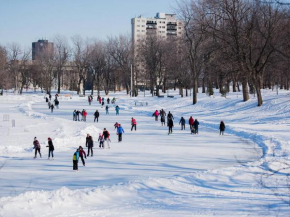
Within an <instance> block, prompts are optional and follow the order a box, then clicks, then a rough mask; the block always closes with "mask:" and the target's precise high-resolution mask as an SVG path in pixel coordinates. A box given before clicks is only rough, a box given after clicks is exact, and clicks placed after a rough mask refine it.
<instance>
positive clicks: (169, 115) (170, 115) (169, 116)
mask: <svg viewBox="0 0 290 217" xmlns="http://www.w3.org/2000/svg"><path fill="white" fill-rule="evenodd" d="M169 119H172V120H174V118H173V115H172V114H171V113H170V111H169V112H168V115H167V122H168V121H169Z"/></svg>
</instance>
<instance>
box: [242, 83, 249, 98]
mask: <svg viewBox="0 0 290 217" xmlns="http://www.w3.org/2000/svg"><path fill="white" fill-rule="evenodd" d="M242 87H243V101H244V102H246V101H248V100H249V99H250V96H249V88H248V79H247V78H243V81H242Z"/></svg>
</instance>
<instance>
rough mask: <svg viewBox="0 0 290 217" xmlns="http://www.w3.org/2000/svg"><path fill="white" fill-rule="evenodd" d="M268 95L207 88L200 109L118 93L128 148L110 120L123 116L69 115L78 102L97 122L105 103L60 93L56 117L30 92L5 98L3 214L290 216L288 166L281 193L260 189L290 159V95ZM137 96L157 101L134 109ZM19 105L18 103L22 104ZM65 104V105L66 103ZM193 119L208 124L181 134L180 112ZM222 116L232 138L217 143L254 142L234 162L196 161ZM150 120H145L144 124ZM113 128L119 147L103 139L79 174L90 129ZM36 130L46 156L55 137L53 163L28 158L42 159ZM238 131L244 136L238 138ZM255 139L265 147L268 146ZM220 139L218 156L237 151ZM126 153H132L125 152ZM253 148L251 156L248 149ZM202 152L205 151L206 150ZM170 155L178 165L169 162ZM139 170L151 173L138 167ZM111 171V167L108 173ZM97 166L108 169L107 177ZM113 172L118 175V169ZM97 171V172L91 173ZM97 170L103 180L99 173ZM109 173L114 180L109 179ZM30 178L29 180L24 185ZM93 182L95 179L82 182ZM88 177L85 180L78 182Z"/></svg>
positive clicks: (0, 152) (0, 157)
mask: <svg viewBox="0 0 290 217" xmlns="http://www.w3.org/2000/svg"><path fill="white" fill-rule="evenodd" d="M263 94H264V105H263V106H262V107H256V100H255V99H251V100H250V101H248V102H246V103H244V102H241V95H239V94H231V95H230V96H229V97H228V98H223V97H211V98H209V97H206V96H204V95H202V94H199V102H198V104H197V105H194V106H193V105H191V101H190V99H189V98H184V99H181V98H179V97H175V98H173V99H166V98H164V99H162V98H150V97H146V98H145V100H144V98H143V97H141V96H139V97H138V98H137V99H135V98H134V99H130V98H128V97H127V96H124V95H123V94H116V96H117V98H119V99H118V101H117V104H118V105H119V106H120V108H121V110H120V116H121V117H120V119H119V120H121V121H122V122H121V123H122V125H123V126H124V128H125V134H124V138H123V140H124V141H123V143H121V145H122V147H124V148H122V147H120V144H117V143H115V141H116V136H115V137H114V135H113V134H114V130H113V128H112V125H113V123H114V121H113V120H111V119H110V118H112V117H113V119H114V118H115V116H113V115H110V116H109V117H107V116H105V115H104V111H103V110H101V112H102V114H101V117H100V119H102V118H103V117H104V120H105V122H102V121H100V122H101V123H102V124H100V125H101V126H98V125H99V124H94V125H92V122H91V120H90V122H88V123H79V122H78V123H75V122H72V121H71V120H70V119H71V118H72V111H73V109H74V107H73V106H72V104H71V102H73V104H75V103H77V106H78V109H81V108H88V111H89V115H90V116H89V117H88V119H91V118H92V117H91V116H92V114H93V111H94V110H95V109H96V107H93V108H90V107H89V106H88V105H87V100H86V98H80V99H77V100H76V101H75V98H74V99H73V100H72V101H69V100H68V101H65V100H64V99H61V104H60V107H61V108H60V110H59V111H57V110H56V111H55V115H54V114H53V115H51V114H50V112H49V110H48V109H46V108H45V106H44V105H45V103H44V100H43V97H40V96H36V95H33V94H31V95H28V96H9V97H10V98H11V99H10V98H8V97H7V96H4V97H3V98H2V99H0V100H2V102H4V104H3V105H2V106H1V107H0V114H1V115H3V114H7V113H13V115H14V116H15V119H16V128H10V127H8V125H9V124H10V123H6V122H1V123H0V125H1V128H0V130H1V134H0V136H1V137H0V138H1V143H0V162H3V164H4V166H3V168H2V169H1V172H2V178H3V179H2V181H1V182H0V184H1V189H2V190H1V192H2V195H7V194H8V195H10V196H5V197H2V198H0V215H1V216H193V215H194V216H287V214H289V211H290V210H289V206H287V205H285V203H283V202H282V199H289V194H287V191H286V190H285V188H283V186H284V185H285V182H286V180H285V175H284V174H283V173H282V172H281V173H278V174H277V175H276V176H275V177H273V178H270V179H269V182H277V183H279V185H280V186H281V190H280V191H279V192H278V196H277V192H272V191H270V190H267V189H265V188H262V187H261V186H260V185H259V177H260V176H261V175H263V174H267V170H268V169H269V168H275V166H277V161H279V162H286V163H287V162H288V161H289V154H290V149H289V142H288V141H289V139H290V138H289V137H290V135H289V129H290V128H289V119H290V100H289V97H287V92H283V91H282V92H280V95H279V96H276V95H275V94H273V93H272V92H271V91H265V92H264V93H263ZM112 95H113V94H112ZM110 97H112V96H111V95H110ZM136 100H137V101H138V100H139V101H148V103H149V106H147V107H145V106H144V107H136V106H134V103H135V101H136ZM2 102H1V104H2ZM19 102H21V103H20V104H19ZM94 103H96V101H94ZM17 104H19V105H18V106H16V105H17ZM62 106H64V107H65V108H64V109H62ZM97 108H98V109H100V107H97ZM161 108H164V109H165V110H166V112H168V111H169V110H170V111H171V112H172V113H173V115H174V117H175V128H174V133H173V135H170V136H168V137H165V136H164V135H166V132H167V128H166V129H162V128H161V126H160V125H159V124H160V123H159V122H158V123H154V120H153V117H151V116H152V113H153V111H154V110H156V109H158V110H160V109H161ZM110 112H112V113H114V111H113V109H110ZM59 113H61V114H59ZM13 115H11V116H13ZM191 115H192V116H193V117H194V118H198V119H199V121H200V135H198V136H196V135H190V134H188V132H187V133H186V132H181V131H180V129H179V125H178V122H179V118H180V117H181V116H184V117H185V118H186V120H188V118H189V116H191ZM124 116H125V117H124ZM131 116H134V117H137V123H138V125H137V127H138V131H137V132H138V135H143V136H142V140H144V141H140V138H139V137H138V136H137V137H136V136H134V132H133V133H132V132H129V127H130V126H129V121H130V117H131ZM108 118H109V119H108ZM116 118H117V119H118V118H119V117H116ZM124 118H126V120H125V119H124ZM11 119H12V117H11ZM221 119H223V120H224V121H225V123H226V127H227V128H226V134H227V135H226V136H224V137H218V139H219V140H221V141H222V142H226V140H227V139H228V140H230V142H235V143H237V144H236V145H238V143H241V142H242V143H243V144H246V146H248V148H246V147H245V149H244V150H242V149H241V150H240V151H241V153H242V152H243V153H244V155H245V156H242V157H241V156H239V155H238V154H237V155H235V156H232V158H231V159H226V158H228V157H229V156H223V155H221V158H220V159H215V158H214V157H212V158H210V157H209V156H207V155H208V154H209V155H214V154H213V153H212V152H210V151H209V150H206V151H205V153H204V155H205V156H203V155H202V156H198V154H197V155H194V156H195V157H196V158H198V159H197V160H196V161H192V160H191V159H190V158H189V156H187V155H186V152H190V151H192V150H191V149H190V148H189V147H188V144H190V143H189V142H190V141H192V139H194V140H197V141H198V142H200V143H201V144H202V141H203V140H204V139H205V138H207V139H208V140H207V143H208V144H207V145H209V146H206V148H205V149H208V148H209V147H211V146H210V144H211V142H213V141H214V137H212V136H213V135H218V131H217V129H218V125H219V121H220V120H221ZM72 123H74V124H72ZM142 124H144V125H145V127H144V128H142ZM140 125H141V126H140ZM104 126H105V127H107V128H108V129H109V131H110V133H111V135H112V140H113V139H114V142H113V143H112V144H111V147H112V148H111V150H110V152H109V150H106V149H105V150H100V151H104V152H99V150H98V149H96V145H95V149H94V151H95V155H97V157H96V156H95V157H96V158H97V159H94V158H95V157H94V158H93V160H91V159H87V163H88V164H90V163H91V165H92V166H93V168H89V166H88V168H87V167H86V168H82V166H81V163H79V169H80V172H78V173H73V172H71V156H72V154H73V151H74V149H75V148H76V147H78V146H79V145H82V144H83V147H84V137H85V136H86V134H87V133H90V134H92V135H94V137H95V140H96V138H97V135H98V134H99V132H101V129H99V128H103V127H104ZM139 126H140V127H139ZM150 127H153V129H150ZM186 127H187V128H188V126H186ZM139 128H140V129H139ZM127 131H128V132H127ZM139 131H140V133H139ZM160 133H161V134H160ZM163 133H164V135H163ZM152 134H156V135H155V137H157V138H158V137H159V138H162V139H164V140H165V142H164V144H166V143H168V144H171V143H170V142H172V141H176V142H177V145H178V146H179V148H178V149H180V150H181V153H177V152H176V150H177V149H176V148H175V147H174V146H171V145H168V146H167V147H166V146H164V144H163V143H162V142H158V140H157V141H154V139H153V141H152V139H151V140H150V139H148V138H147V137H149V135H152ZM7 135H10V136H7ZM12 135H15V136H12ZM36 135H37V137H38V139H39V140H40V142H41V145H42V154H43V156H45V157H46V153H47V149H46V148H45V144H46V143H45V142H44V141H46V138H47V137H48V136H51V137H52V138H53V142H54V145H55V146H56V150H57V151H56V152H55V155H56V159H55V160H54V161H48V162H46V161H44V159H42V161H38V160H37V161H36V160H35V161H36V162H35V161H33V160H31V159H29V158H31V156H33V153H32V151H33V149H32V144H31V143H32V142H31V141H32V139H33V137H34V136H36ZM230 135H233V136H236V139H234V138H235V137H233V136H230ZM144 136H145V137H146V138H147V139H146V138H144ZM172 137H174V138H172ZM215 137H217V136H215ZM237 137H239V138H242V139H243V140H239V139H238V138H237ZM157 138H155V140H156V139H157ZM128 140H131V141H128ZM138 141H139V142H138ZM150 141H151V142H152V144H150ZM148 142H149V143H148ZM179 142H180V143H179ZM204 142H205V141H204ZM252 142H254V143H256V144H257V145H259V146H260V148H261V149H262V152H261V150H260V149H259V148H257V147H256V146H255V145H254V144H253V143H252ZM139 143H140V147H141V149H140V150H138V149H136V150H135V149H134V147H135V146H136V144H138V145H139ZM143 143H146V144H147V146H148V145H149V147H150V148H149V149H148V147H145V146H144V147H143V146H142V145H141V144H143ZM183 143H184V144H183ZM6 144H8V145H6ZM19 144H21V145H19ZM204 144H206V143H204ZM216 144H218V147H217V150H216V154H217V155H219V154H220V151H219V150H218V149H219V147H220V148H221V149H222V151H224V152H227V151H229V152H230V153H232V152H231V151H232V150H231V149H228V148H227V147H226V146H221V142H219V141H217V140H216ZM133 145H134V146H133ZM128 148H129V149H128ZM164 148H165V149H164ZM196 148H198V147H196ZM123 149H124V150H125V151H128V150H130V151H131V152H130V153H123V151H124V150H123ZM182 149H185V150H182ZM247 149H249V150H248V151H247ZM195 150H197V151H198V150H199V149H195ZM182 151H183V152H182ZM164 152H165V153H166V152H168V156H166V154H165V157H164V155H163V157H164V159H160V157H161V156H162V153H164ZM175 152H176V153H175ZM247 152H250V154H249V153H248V154H245V153H247ZM198 153H199V154H201V153H202V151H201V152H198ZM233 153H234V152H233ZM180 154H182V155H180ZM174 155H177V157H174ZM148 156H152V158H151V159H152V160H151V161H150V160H149V161H148V160H146V159H147V158H148ZM58 157H59V158H58ZM225 157H226V158H225ZM60 158H61V159H60ZM66 158H67V160H66ZM203 158H204V159H203ZM139 159H140V162H138V160H139ZM171 160H173V161H174V162H170V161H171ZM183 161H184V162H187V164H192V163H193V164H195V163H197V162H201V163H200V165H197V166H196V167H192V166H191V165H189V166H188V165H186V163H184V162H183ZM207 161H209V162H211V163H208V162H207ZM213 162H215V163H216V164H217V165H219V166H215V165H213V164H215V163H213ZM145 163H146V164H145ZM26 164H27V165H26ZM35 164H40V165H39V166H37V165H35ZM60 164H61V165H60ZM275 164H276V165H275ZM27 166H28V167H30V168H31V170H30V171H27ZM103 166H104V167H103ZM278 166H279V165H278ZM39 167H42V168H39ZM123 167H124V168H123ZM136 167H137V168H141V170H142V171H141V172H139V171H138V172H137V170H136ZM6 168H8V169H7V171H6ZM87 169H88V171H86V170H87ZM21 170H23V171H21ZM33 170H35V171H36V172H35V173H34V172H33ZM106 170H109V172H108V173H106V172H104V171H106ZM67 171H69V173H68V172H67ZM143 171H144V172H143ZM23 172H24V173H28V174H29V175H28V177H25V174H24V173H23ZM98 172H100V173H101V174H100V175H98ZM110 172H113V173H114V174H112V175H110ZM47 173H49V175H47ZM91 173H96V174H92V175H91V176H90V175H89V174H91ZM136 173H137V175H136ZM147 173H148V174H149V175H147ZM19 174H21V175H20V176H21V177H19ZM23 174H24V175H23ZM22 176H23V177H22ZM82 176H84V177H82ZM94 176H97V179H96V178H95V177H94ZM102 177H103V178H105V179H104V180H101V179H102ZM146 177H147V178H146ZM148 177H149V178H148ZM25 178H26V179H25ZM106 178H109V179H106ZM18 180H19V181H18ZM74 180H75V181H74ZM23 181H25V183H22V182H23ZM58 181H59V182H60V183H59V184H57V182H58ZM86 181H87V183H83V182H86ZM50 182H51V183H53V184H56V188H55V187H53V186H52V188H51V186H49V183H50ZM79 182H81V184H78V183H79ZM28 183H30V184H28ZM38 186H39V190H38ZM58 186H60V187H58ZM61 186H67V187H61ZM86 186H87V187H86ZM41 187H43V188H41ZM13 189H14V190H13ZM54 189H57V190H54ZM3 192H5V193H4V194H3ZM8 192H9V193H8ZM275 193H276V194H275Z"/></svg>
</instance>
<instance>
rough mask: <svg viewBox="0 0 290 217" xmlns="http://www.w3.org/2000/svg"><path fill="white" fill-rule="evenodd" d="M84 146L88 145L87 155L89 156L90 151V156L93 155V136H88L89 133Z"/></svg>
mask: <svg viewBox="0 0 290 217" xmlns="http://www.w3.org/2000/svg"><path fill="white" fill-rule="evenodd" d="M86 147H88V157H89V156H90V151H91V153H92V154H91V157H93V147H94V141H93V138H92V137H91V136H90V134H87V138H86Z"/></svg>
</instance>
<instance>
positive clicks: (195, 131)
mask: <svg viewBox="0 0 290 217" xmlns="http://www.w3.org/2000/svg"><path fill="white" fill-rule="evenodd" d="M198 125H199V122H198V120H197V119H195V121H194V122H193V126H194V134H198Z"/></svg>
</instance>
